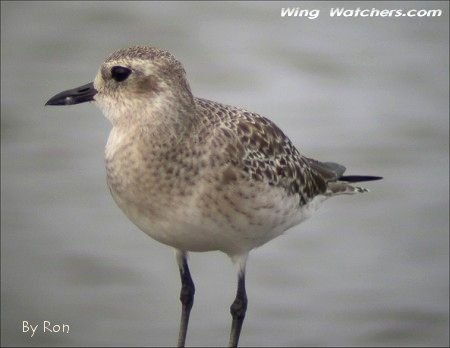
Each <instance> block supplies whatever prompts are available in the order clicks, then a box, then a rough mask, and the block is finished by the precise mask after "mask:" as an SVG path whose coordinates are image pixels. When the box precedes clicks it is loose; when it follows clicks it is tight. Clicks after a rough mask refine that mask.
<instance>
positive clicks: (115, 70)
mask: <svg viewBox="0 0 450 348" xmlns="http://www.w3.org/2000/svg"><path fill="white" fill-rule="evenodd" d="M130 74H131V69H128V68H125V67H124V66H113V67H112V68H111V77H112V78H113V79H114V80H116V81H117V82H122V81H125V80H126V79H127V78H128V76H130Z"/></svg>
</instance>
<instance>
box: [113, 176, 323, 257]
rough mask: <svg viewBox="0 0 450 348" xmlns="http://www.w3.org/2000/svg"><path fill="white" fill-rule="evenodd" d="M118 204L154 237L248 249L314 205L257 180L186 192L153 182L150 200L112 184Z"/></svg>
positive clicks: (194, 247)
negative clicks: (180, 193)
mask: <svg viewBox="0 0 450 348" xmlns="http://www.w3.org/2000/svg"><path fill="white" fill-rule="evenodd" d="M110 188H111V193H112V195H113V197H114V200H115V201H116V203H117V205H118V206H119V207H120V208H121V209H122V210H123V211H124V213H125V214H126V215H127V217H128V218H129V219H130V220H131V221H132V222H133V223H134V224H135V225H137V226H138V227H139V228H140V229H141V230H142V231H143V232H145V233H146V234H147V235H149V236H150V237H152V238H153V239H155V240H157V241H159V242H161V243H164V244H166V245H169V246H172V247H174V248H177V249H180V250H186V251H212V250H220V251H223V252H225V253H227V254H229V255H236V254H241V253H245V252H248V251H250V250H251V249H253V248H255V247H258V246H260V245H263V244H265V243H266V242H268V241H270V240H271V239H273V238H275V237H277V236H279V235H280V234H282V233H283V232H284V231H285V230H287V229H288V228H290V227H292V226H294V225H297V224H298V223H300V222H301V221H303V220H305V219H306V218H308V217H309V216H310V215H311V213H312V211H313V210H315V208H316V205H317V204H315V205H313V206H310V207H304V208H300V207H299V205H298V202H299V200H298V197H295V196H293V195H291V196H288V195H286V193H285V191H284V190H283V189H277V188H274V187H270V186H266V185H264V184H261V185H260V187H258V185H256V186H253V187H250V188H249V187H244V188H242V187H241V188H236V187H234V188H233V187H230V188H229V189H228V190H225V191H224V190H219V191H217V190H215V189H213V188H211V187H208V186H207V187H204V186H203V185H201V184H200V185H197V186H195V187H193V188H192V189H191V190H190V191H188V192H187V193H186V192H185V195H184V196H176V195H173V196H167V195H166V194H164V193H161V192H158V190H157V187H155V190H154V191H153V193H154V196H153V197H152V198H150V199H146V200H142V201H137V200H133V199H130V196H128V195H127V194H126V191H125V193H124V192H123V191H120V192H118V191H116V190H115V189H114V187H111V186H110Z"/></svg>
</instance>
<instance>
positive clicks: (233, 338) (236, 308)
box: [228, 256, 247, 347]
mask: <svg viewBox="0 0 450 348" xmlns="http://www.w3.org/2000/svg"><path fill="white" fill-rule="evenodd" d="M246 259H247V256H245V257H244V258H243V259H241V260H240V265H239V267H238V286H237V292H236V298H235V299H234V302H233V304H232V305H231V307H230V312H231V316H232V317H233V322H232V324H231V333H230V342H229V344H228V346H229V347H237V345H238V341H239V335H240V333H241V329H242V324H243V323H244V318H245V312H246V310H247V293H246V292H245V262H246Z"/></svg>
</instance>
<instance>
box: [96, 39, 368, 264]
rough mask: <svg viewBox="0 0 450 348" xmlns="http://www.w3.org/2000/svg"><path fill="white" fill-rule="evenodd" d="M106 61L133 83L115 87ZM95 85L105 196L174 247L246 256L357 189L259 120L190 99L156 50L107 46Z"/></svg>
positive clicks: (170, 63) (181, 74)
mask: <svg viewBox="0 0 450 348" xmlns="http://www.w3.org/2000/svg"><path fill="white" fill-rule="evenodd" d="M116 65H122V66H126V67H128V68H131V69H132V70H133V73H134V74H135V80H134V81H130V82H129V83H128V85H127V84H125V85H120V84H118V83H115V81H113V80H112V79H111V77H110V76H109V75H110V73H109V70H110V69H111V67H112V66H116ZM149 80H151V82H148V81H149ZM142 81H145V82H144V83H142ZM111 85H113V87H114V88H112V87H111ZM95 87H96V89H97V90H98V91H99V93H98V94H97V95H96V97H95V100H96V102H97V103H98V104H99V105H100V107H102V109H103V110H104V111H105V114H106V116H107V117H108V118H110V119H111V121H112V123H113V125H114V128H113V130H112V132H111V135H110V138H109V141H108V144H107V146H106V167H107V178H108V185H109V187H110V189H111V192H112V194H113V197H114V199H115V200H116V202H117V203H118V205H119V206H120V207H121V208H122V209H123V210H124V211H125V213H126V214H127V215H128V217H129V218H130V219H131V220H132V221H133V222H135V223H136V224H137V225H138V226H139V227H140V228H141V229H143V230H144V232H146V233H148V234H149V235H150V236H152V237H153V238H155V239H157V240H159V241H161V242H163V243H165V244H168V245H171V246H174V247H175V248H178V249H181V250H193V251H206V250H221V251H224V252H225V253H227V254H229V255H230V256H235V255H241V254H246V253H248V251H250V250H251V249H253V248H255V247H257V246H259V245H261V244H264V243H265V242H267V241H268V240H270V239H272V238H274V237H276V236H277V235H279V234H281V233H282V232H284V230H286V229H287V228H289V227H291V226H293V225H295V224H298V223H299V222H301V221H303V220H304V219H305V218H307V217H309V216H310V215H311V212H312V211H313V210H314V209H316V208H317V206H318V203H319V202H321V201H323V200H325V199H326V198H327V197H329V196H332V195H335V194H339V193H353V192H362V191H363V189H359V188H354V187H353V186H351V185H350V184H347V183H345V182H339V181H338V179H339V175H338V174H337V173H336V172H335V171H334V169H335V168H333V166H329V165H327V164H324V163H321V162H318V161H315V160H312V159H309V158H307V157H305V156H303V155H302V154H300V152H299V151H298V150H297V149H296V148H295V147H294V146H293V145H292V143H291V141H290V140H289V139H288V138H287V137H286V136H285V135H284V133H283V132H282V131H281V130H280V129H279V128H278V127H277V126H276V125H275V124H274V123H273V122H272V121H270V120H268V119H267V118H265V117H262V116H260V115H258V114H256V113H252V112H249V111H247V110H244V109H242V108H237V107H233V106H229V105H224V104H220V103H217V102H213V101H209V100H206V99H201V98H195V97H193V96H192V93H191V90H190V87H189V84H188V82H187V79H186V77H185V71H184V69H183V67H182V65H181V64H180V63H179V62H178V61H177V60H176V59H175V58H174V57H173V56H172V55H171V54H170V53H168V52H166V51H164V50H160V49H155V48H151V47H142V46H141V47H133V48H130V49H123V50H120V51H118V52H115V53H114V54H112V55H111V56H110V57H109V58H107V60H106V61H105V63H104V64H103V65H102V67H101V68H100V72H99V74H98V75H97V78H96V82H95ZM140 89H143V90H140ZM125 99H127V102H122V101H124V100H125ZM110 110H113V111H112V112H111V111H110ZM341 168H343V167H341ZM313 201H314V202H313ZM180 227H181V228H182V229H183V231H179V228H180ZM239 240H240V241H239Z"/></svg>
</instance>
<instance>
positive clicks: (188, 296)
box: [176, 250, 195, 347]
mask: <svg viewBox="0 0 450 348" xmlns="http://www.w3.org/2000/svg"><path fill="white" fill-rule="evenodd" d="M176 255H177V263H178V268H179V269H180V277H181V292H180V301H181V304H182V308H181V321H180V332H179V335H178V347H184V344H185V342H186V333H187V328H188V323H189V315H190V313H191V308H192V305H193V304H194V293H195V286H194V282H193V281H192V278H191V273H190V272H189V267H188V264H187V253H186V252H185V251H181V250H177V253H176Z"/></svg>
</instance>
